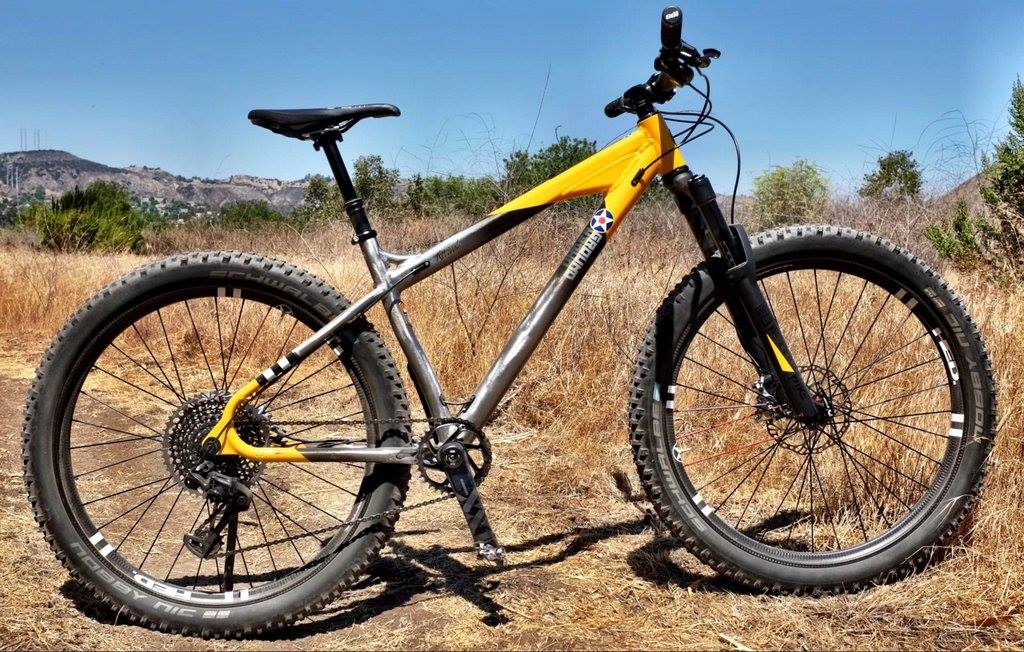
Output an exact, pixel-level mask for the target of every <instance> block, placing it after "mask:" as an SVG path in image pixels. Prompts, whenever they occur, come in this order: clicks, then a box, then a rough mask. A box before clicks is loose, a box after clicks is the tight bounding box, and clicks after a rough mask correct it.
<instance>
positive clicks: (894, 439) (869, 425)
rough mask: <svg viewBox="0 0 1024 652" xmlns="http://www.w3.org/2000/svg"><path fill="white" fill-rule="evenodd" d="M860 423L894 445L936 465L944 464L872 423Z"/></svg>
mask: <svg viewBox="0 0 1024 652" xmlns="http://www.w3.org/2000/svg"><path fill="white" fill-rule="evenodd" d="M859 423H861V424H862V425H864V426H866V427H867V428H868V429H870V430H872V431H874V432H876V433H878V434H880V435H882V436H883V437H885V438H886V439H888V440H890V441H892V442H894V443H897V444H899V445H901V446H903V447H904V448H906V449H909V450H912V451H914V452H915V453H917V454H918V455H920V456H921V457H923V458H925V459H927V460H931V461H932V462H934V463H935V464H942V462H941V461H940V460H937V459H935V458H934V457H931V456H930V455H927V454H925V453H922V452H921V451H919V450H918V449H916V448H914V447H913V446H911V445H910V444H908V443H906V442H904V441H900V440H899V439H896V438H895V437H893V436H892V435H890V434H888V433H886V432H883V431H881V430H879V429H878V428H876V427H874V426H873V425H871V424H870V423H865V422H864V421H861V422H859Z"/></svg>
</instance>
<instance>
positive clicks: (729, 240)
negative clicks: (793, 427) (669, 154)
mask: <svg viewBox="0 0 1024 652" xmlns="http://www.w3.org/2000/svg"><path fill="white" fill-rule="evenodd" d="M662 182H663V183H664V184H665V187H666V188H668V189H669V190H670V191H671V192H672V194H673V196H674V197H675V200H676V205H677V206H678V207H679V210H680V212H682V214H683V216H684V217H685V218H686V221H687V223H688V224H689V226H690V230H691V231H693V235H694V237H695V238H696V240H697V244H698V245H699V247H700V250H701V252H702V253H703V254H704V258H705V259H706V260H709V261H710V260H713V259H719V260H721V261H722V262H723V263H724V264H725V270H724V273H722V274H721V278H716V279H715V280H716V282H718V281H721V282H724V283H725V286H726V288H727V291H726V293H725V295H726V300H725V305H726V309H727V310H728V311H729V314H730V316H731V317H732V320H733V323H734V324H735V326H736V335H737V337H738V338H739V341H740V344H741V345H742V346H743V349H744V350H745V351H746V352H747V354H748V355H749V356H750V358H751V360H753V362H754V364H755V365H756V366H757V368H758V372H759V373H761V374H762V375H763V374H765V373H770V374H771V375H772V376H773V377H774V378H775V379H776V381H778V384H779V387H781V389H782V393H783V396H782V397H780V398H783V399H784V400H785V402H786V404H788V405H789V407H790V408H791V409H792V411H793V415H794V416H795V417H796V418H798V419H800V420H801V421H816V420H818V419H819V418H820V415H821V414H822V408H821V406H820V405H819V404H818V403H817V402H816V401H815V400H814V397H813V396H812V395H811V392H810V390H809V389H808V387H807V384H806V383H805V382H804V379H803V377H802V376H801V374H800V370H799V369H798V368H797V366H796V364H794V358H793V355H792V353H790V350H789V346H788V345H787V344H786V339H785V337H784V336H783V335H782V331H781V329H780V328H779V323H778V321H777V320H776V318H775V313H774V312H773V311H772V309H771V306H770V305H768V301H767V299H765V296H764V294H763V293H762V292H761V288H760V286H759V285H758V283H757V268H756V266H755V263H754V261H753V259H752V256H751V249H750V239H749V238H748V237H747V233H746V230H745V229H744V228H743V227H742V226H741V225H739V224H728V223H726V221H725V217H724V216H723V215H722V210H721V208H719V206H718V198H717V195H716V194H715V191H714V189H713V188H712V187H711V182H710V181H709V180H708V178H707V177H705V176H704V175H697V176H694V174H693V173H692V172H691V171H690V169H689V168H688V167H686V166H683V167H680V168H676V169H675V170H672V171H671V172H669V173H668V174H666V175H664V176H663V177H662ZM712 271H713V273H714V268H712Z"/></svg>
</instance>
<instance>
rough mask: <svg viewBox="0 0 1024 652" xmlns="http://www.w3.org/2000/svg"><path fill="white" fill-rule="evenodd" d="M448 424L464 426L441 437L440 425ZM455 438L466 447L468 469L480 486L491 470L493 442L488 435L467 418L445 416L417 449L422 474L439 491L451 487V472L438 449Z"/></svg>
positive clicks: (447, 489) (417, 461)
mask: <svg viewBox="0 0 1024 652" xmlns="http://www.w3.org/2000/svg"><path fill="white" fill-rule="evenodd" d="M449 424H455V425H458V426H461V428H460V429H459V430H458V431H457V432H456V433H455V434H454V435H451V436H448V437H442V436H441V435H440V433H439V432H438V430H439V428H441V427H442V426H445V425H449ZM453 438H454V439H457V440H458V441H459V442H460V443H461V444H462V446H463V447H464V448H465V449H466V460H467V461H468V462H469V470H470V472H471V473H472V475H473V481H474V482H475V483H476V484H477V485H478V486H479V485H480V484H481V483H482V482H483V481H484V478H486V477H487V473H488V472H489V471H490V470H491V460H492V457H491V442H490V440H488V439H487V436H486V435H484V433H482V432H481V431H480V430H479V429H478V428H477V427H476V426H475V425H473V424H472V423H470V422H468V421H463V420H461V419H445V420H444V421H442V423H441V424H440V425H438V426H437V427H435V428H433V429H432V430H430V431H429V432H428V433H427V434H425V435H424V436H423V438H422V439H421V440H420V443H419V450H418V451H417V453H416V466H417V468H418V469H419V471H420V477H422V478H423V480H424V482H426V483H427V484H428V485H430V487H431V488H433V489H435V490H437V491H441V492H448V491H451V485H450V483H449V482H448V475H447V474H446V473H445V472H444V470H443V469H442V468H441V465H440V464H439V463H438V461H437V457H436V453H437V451H438V450H439V449H440V448H441V446H443V445H444V444H446V443H448V442H449V441H451V440H452V439H453Z"/></svg>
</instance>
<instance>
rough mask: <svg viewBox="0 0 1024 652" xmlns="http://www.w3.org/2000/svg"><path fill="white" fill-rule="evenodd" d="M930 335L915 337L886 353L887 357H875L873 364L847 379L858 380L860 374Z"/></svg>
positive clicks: (855, 372) (854, 372)
mask: <svg viewBox="0 0 1024 652" xmlns="http://www.w3.org/2000/svg"><path fill="white" fill-rule="evenodd" d="M928 335H929V334H928V333H927V332H925V333H922V334H921V335H918V336H917V337H915V338H914V339H912V340H910V341H909V342H906V343H905V344H903V345H902V346H900V347H899V348H897V349H895V350H893V351H889V352H888V353H886V354H885V355H883V356H882V357H877V356H876V357H875V358H874V359H873V360H872V361H871V362H869V363H868V364H867V365H865V366H863V367H861V368H860V369H858V370H856V371H851V372H850V373H849V374H847V375H846V377H847V378H856V377H857V376H859V375H860V374H862V373H863V372H865V371H867V370H868V369H870V368H871V367H874V366H875V365H876V364H878V363H880V362H882V361H883V360H885V359H886V358H889V357H892V356H894V355H896V354H897V353H899V352H900V351H902V350H903V349H905V348H907V347H908V346H910V345H911V344H914V343H915V342H918V341H920V340H922V339H924V338H926V337H928Z"/></svg>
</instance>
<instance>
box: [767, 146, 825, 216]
mask: <svg viewBox="0 0 1024 652" xmlns="http://www.w3.org/2000/svg"><path fill="white" fill-rule="evenodd" d="M753 195H754V213H755V214H756V215H757V217H758V219H759V221H760V226H762V227H765V228H771V227H775V226H780V225H784V224H795V223H797V222H800V221H804V220H807V219H808V218H810V217H812V216H814V215H817V214H818V213H819V212H820V211H821V210H822V208H824V206H825V203H826V202H827V201H828V197H829V184H828V180H827V179H826V178H825V175H824V174H822V172H821V170H820V169H819V168H818V166H816V165H814V164H813V163H811V162H809V161H806V160H804V159H797V160H796V161H794V162H793V164H792V165H789V166H779V167H775V168H772V169H770V170H768V171H767V172H764V173H763V174H761V175H760V176H759V177H757V178H756V179H754V192H753Z"/></svg>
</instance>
